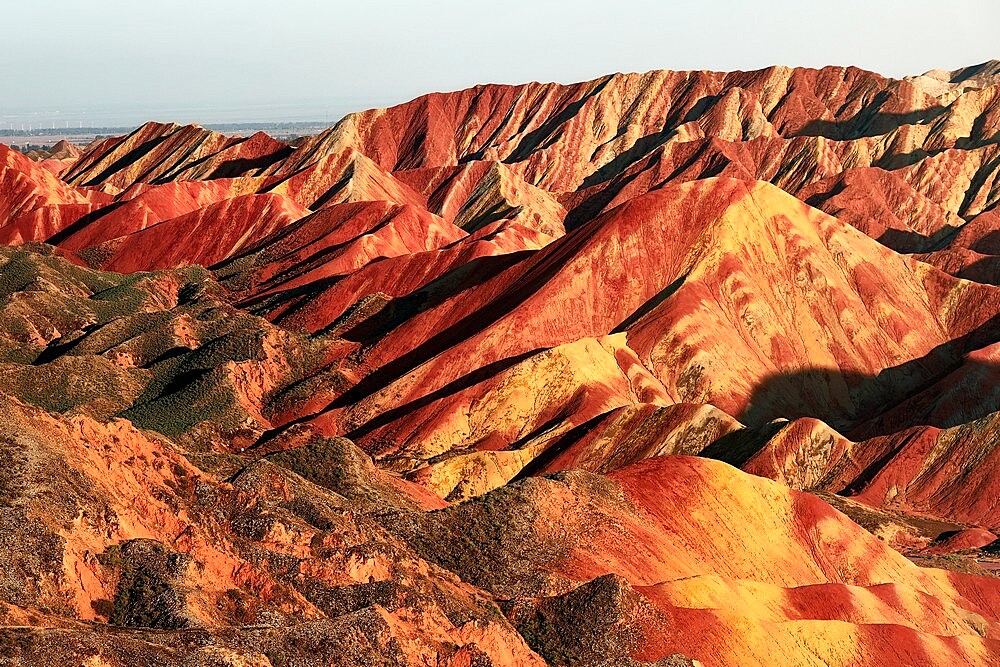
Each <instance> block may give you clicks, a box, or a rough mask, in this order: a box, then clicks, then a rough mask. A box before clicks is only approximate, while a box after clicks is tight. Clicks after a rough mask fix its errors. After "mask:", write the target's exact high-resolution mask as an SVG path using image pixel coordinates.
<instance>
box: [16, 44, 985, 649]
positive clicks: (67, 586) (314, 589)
mask: <svg viewBox="0 0 1000 667" xmlns="http://www.w3.org/2000/svg"><path fill="white" fill-rule="evenodd" d="M998 441H1000V62H992V63H986V64H983V65H979V66H975V67H969V68H966V69H963V70H959V71H954V72H945V71H934V72H929V73H927V74H924V75H922V76H916V77H911V78H907V79H902V80H896V79H889V78H885V77H882V76H880V75H878V74H875V73H872V72H867V71H863V70H859V69H855V68H841V67H828V68H825V69H822V70H811V69H790V68H785V67H774V68H769V69H766V70H760V71H756V72H734V73H718V72H698V71H695V72H669V71H655V72H649V73H645V74H615V75H610V76H605V77H601V78H599V79H596V80H593V81H588V82H585V83H579V84H574V85H558V84H538V83H532V84H528V85H522V86H507V85H484V86H478V87H475V88H471V89H469V90H464V91H459V92H454V93H444V94H441V93H435V94H431V95H427V96H424V97H421V98H418V99H416V100H413V101H412V102H409V103H406V104H402V105H400V106H396V107H392V108H389V109H378V110H371V111H364V112H360V113H355V114H351V115H348V116H347V117H345V118H344V119H343V120H341V121H340V122H339V123H337V124H336V125H335V126H334V127H331V128H329V129H328V130H325V131H323V132H322V133H320V134H318V135H316V136H310V137H305V138H302V139H298V140H295V141H293V142H291V143H286V142H283V141H278V140H276V139H274V138H271V137H269V136H267V135H265V134H262V133H258V134H254V135H252V136H249V137H245V138H233V137H227V136H224V135H222V134H218V133H215V132H212V131H208V130H205V129H203V128H201V127H198V126H178V125H172V124H159V123H148V124H146V125H143V126H142V127H139V128H138V129H136V130H135V131H134V132H132V133H131V134H128V135H127V136H121V137H116V138H111V139H103V140H99V141H96V142H95V143H92V144H91V145H89V146H85V147H84V146H74V145H71V144H68V143H60V144H57V145H56V146H54V147H53V148H52V149H51V150H47V151H43V152H36V153H33V154H32V155H31V156H26V155H23V154H21V153H19V152H16V151H14V150H11V149H8V148H6V147H3V146H0V462H2V466H0V664H3V665H6V664H10V665H41V666H47V665H55V666H59V667H64V666H70V665H72V666H76V665H85V666H86V667H138V666H145V665H150V666H152V665H157V666H159V665H194V666H216V665H219V666H230V667H240V666H254V667H293V666H312V665H336V666H338V667H351V666H354V665H358V666H362V665H364V666H375V667H427V666H434V667H508V666H528V667H536V666H537V667H544V666H545V665H553V666H570V665H573V666H588V667H589V666H594V667H641V666H656V667H668V666H675V665H677V666H680V665H693V664H701V665H705V666H709V667H721V666H737V665H740V666H742V665H758V664H759V665H796V666H798V665H804V666H813V665H815V666H827V667H830V666H836V667H847V666H853V665H879V666H880V667H889V666H893V665H918V666H922V665H977V666H983V667H987V666H996V665H998V664H1000V579H998V578H997V577H996V576H995V575H996V572H997V568H998V567H1000V541H998V535H1000V445H998Z"/></svg>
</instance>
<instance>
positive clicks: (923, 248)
mask: <svg viewBox="0 0 1000 667" xmlns="http://www.w3.org/2000/svg"><path fill="white" fill-rule="evenodd" d="M877 241H878V242H879V243H881V244H882V245H884V246H885V247H886V248H891V249H892V250H895V251H896V252H898V253H901V254H904V255H909V254H913V253H918V252H932V251H933V250H935V249H936V247H937V243H936V242H935V240H934V239H931V238H930V237H928V236H924V235H923V234H920V233H918V232H915V231H912V230H909V229H887V230H885V231H884V232H882V235H881V236H879V237H878V239H877Z"/></svg>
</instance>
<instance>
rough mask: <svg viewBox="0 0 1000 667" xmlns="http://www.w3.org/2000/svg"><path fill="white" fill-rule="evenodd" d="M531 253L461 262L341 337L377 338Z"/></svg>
mask: <svg viewBox="0 0 1000 667" xmlns="http://www.w3.org/2000/svg"><path fill="white" fill-rule="evenodd" d="M534 252H535V251H533V250H525V251H521V252H516V253H508V254H505V255H494V256H487V257H479V258H477V259H474V260H472V261H470V262H468V263H466V264H462V265H461V266H458V267H456V268H454V269H452V270H451V271H449V272H447V273H445V274H444V275H443V276H441V277H439V278H437V279H435V280H432V281H431V282H429V283H428V284H426V285H424V286H423V287H421V288H420V289H417V290H414V291H413V292H410V293H409V294H407V295H405V296H402V297H399V298H396V299H393V300H392V301H390V302H389V303H388V304H386V306H385V308H382V309H381V310H380V311H379V312H378V313H377V314H375V315H373V316H372V317H369V318H367V319H365V320H364V321H362V322H360V323H358V324H357V325H355V326H353V327H351V328H350V329H348V330H347V331H344V332H342V333H341V334H340V337H341V338H344V339H346V340H350V341H355V342H361V343H364V342H367V341H375V340H378V339H379V338H381V337H382V336H384V335H386V334H387V333H389V332H390V331H392V330H393V329H395V328H396V327H398V326H400V325H401V324H403V323H404V322H406V321H407V320H409V319H411V318H413V317H416V316H417V315H419V314H420V313H423V312H424V311H427V310H430V309H432V308H434V307H436V306H438V305H440V304H441V303H444V302H445V301H447V300H448V299H450V298H452V297H453V296H455V295H456V294H458V293H460V292H464V291H465V290H468V289H472V288H473V287H478V286H479V285H482V284H483V283H485V282H488V281H489V280H492V279H493V278H494V277H496V276H498V275H499V274H501V273H503V272H504V271H506V270H507V269H509V268H510V267H512V266H514V265H515V264H517V263H518V262H520V261H522V260H524V259H526V258H527V257H530V256H531V255H532V254H533V253H534Z"/></svg>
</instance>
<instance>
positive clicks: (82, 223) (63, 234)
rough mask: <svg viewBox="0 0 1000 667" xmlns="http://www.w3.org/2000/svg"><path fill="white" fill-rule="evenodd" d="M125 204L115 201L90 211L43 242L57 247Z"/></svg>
mask: <svg viewBox="0 0 1000 667" xmlns="http://www.w3.org/2000/svg"><path fill="white" fill-rule="evenodd" d="M126 203H127V202H123V201H116V202H114V203H112V204H109V205H107V206H105V207H103V208H99V209H97V210H95V211H91V212H90V213H88V214H87V215H85V216H82V217H81V218H79V219H78V220H77V221H76V222H74V223H73V224H72V225H68V226H66V227H64V228H63V229H61V230H59V231H58V232H56V233H55V234H53V235H52V236H50V237H49V238H47V239H45V242H46V243H48V244H49V245H59V244H60V243H62V242H63V241H65V240H66V239H68V238H69V237H71V236H73V234H76V233H77V232H78V231H80V230H82V229H84V228H86V227H87V226H89V225H92V224H93V223H94V222H96V221H97V220H100V219H101V218H103V217H104V216H106V215H107V214H109V213H111V212H112V211H114V210H116V209H118V208H119V207H121V206H124V205H125V204H126Z"/></svg>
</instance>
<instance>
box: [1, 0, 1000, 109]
mask: <svg viewBox="0 0 1000 667" xmlns="http://www.w3.org/2000/svg"><path fill="white" fill-rule="evenodd" d="M998 7H1000V2H998V0H838V1H836V2H810V1H808V0H746V1H744V0H716V1H715V2H711V1H705V0H701V1H699V0H691V1H690V2H662V1H661V2H654V1H652V0H632V1H627V0H602V1H593V0H575V1H573V2H553V1H549V0H497V1H493V2H477V1H476V0H464V1H459V0H455V1H450V0H449V1H445V2H419V1H410V2H403V1H401V0H400V1H397V2H385V1H382V2H377V1H372V0H351V1H350V2H340V1H337V0H332V1H328V2H314V1H309V0H274V1H271V2H265V1H264V0H158V1H156V0H103V1H98V0H23V1H22V0H18V1H16V2H15V1H14V0H10V1H8V2H4V3H3V8H2V10H0V17H2V19H0V20H2V21H3V28H4V29H3V35H2V37H0V118H4V117H6V118H8V119H10V118H13V117H15V116H17V115H21V116H22V117H23V114H25V113H30V112H35V113H42V114H49V115H51V114H54V113H55V112H57V111H58V112H59V113H61V114H63V116H62V117H63V118H66V119H69V118H71V117H72V118H77V117H81V118H82V117H85V118H87V119H89V120H93V121H95V122H96V121H97V120H99V119H102V118H115V119H117V120H118V121H119V122H122V123H124V124H129V123H138V122H140V121H142V120H145V119H147V118H151V117H152V118H156V119H158V120H177V121H183V122H191V121H199V122H203V123H207V122H217V121H218V120H246V121H260V120H270V119H278V118H300V119H302V120H305V119H316V120H323V119H326V118H329V119H331V120H335V119H336V118H339V117H340V116H341V115H343V114H344V113H345V112H347V111H350V110H354V109H361V108H367V107H371V106H383V105H385V104H388V103H395V102H402V101H405V100H407V99H410V98H412V97H415V96H417V95H419V94H421V93H424V92H429V91H432V90H452V89H457V88H463V87H466V86H469V85H472V84H475V83H483V82H511V83H513V82H524V81H531V80H539V81H563V82H571V81H579V80H584V79H589V78H593V77H595V76H598V75H600V74H604V73H607V72H614V71H644V70H649V69H718V70H732V69H754V68H758V67H764V66H767V65H771V64H786V65H807V66H821V65H825V64H834V63H836V64H854V65H858V66H862V67H865V68H868V69H874V70H876V71H879V72H882V73H884V74H889V75H897V76H902V75H905V74H915V73H921V72H923V71H926V70H928V69H931V68H937V67H940V68H948V69H954V68H957V67H960V66H963V65H969V64H976V63H980V62H983V61H985V60H990V59H993V58H1000V43H998V40H997V35H996V30H997V28H998V26H1000V20H998V19H1000V9H998Z"/></svg>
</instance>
